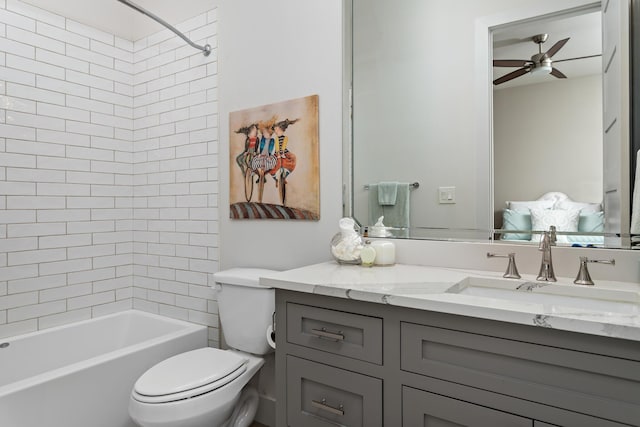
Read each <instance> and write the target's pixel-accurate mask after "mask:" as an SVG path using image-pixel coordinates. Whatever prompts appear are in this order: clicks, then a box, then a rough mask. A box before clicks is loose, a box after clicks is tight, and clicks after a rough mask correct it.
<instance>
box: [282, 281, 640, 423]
mask: <svg viewBox="0 0 640 427" xmlns="http://www.w3.org/2000/svg"><path fill="white" fill-rule="evenodd" d="M532 325H533V319H532ZM276 348H277V350H276V398H277V402H276V420H277V425H278V427H285V426H290V427H315V426H323V427H324V426H362V427H377V426H387V427H415V426H429V427H445V426H472V427H482V426H491V427H512V426H513V427H520V426H527V427H554V426H555V427H573V426H575V427H578V426H579V427H609V426H610V427H616V426H618V427H620V426H640V343H638V342H635V341H626V340H619V339H614V338H607V337H599V336H592V335H585V334H578V333H572V332H566V331H559V330H554V329H550V328H543V327H537V326H526V325H517V324H512V323H505V322H497V321H491V320H486V319H477V318H472V317H465V316H455V315H449V314H443V313H435V312H428V311H424V310H415V309H409V308H402V307H394V306H390V305H384V304H378V303H367V302H362V301H354V300H348V299H343V298H333V297H326V296H319V295H312V294H305V293H298V292H291V291H283V290H277V291H276Z"/></svg>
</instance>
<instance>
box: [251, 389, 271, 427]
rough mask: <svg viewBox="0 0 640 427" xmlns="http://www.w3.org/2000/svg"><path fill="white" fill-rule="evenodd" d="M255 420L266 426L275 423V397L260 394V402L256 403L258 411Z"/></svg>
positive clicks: (269, 426)
mask: <svg viewBox="0 0 640 427" xmlns="http://www.w3.org/2000/svg"><path fill="white" fill-rule="evenodd" d="M254 420H255V421H257V422H259V423H260V424H264V425H265V426H268V427H275V425H276V399H275V398H273V397H271V396H264V395H260V403H259V404H258V412H256V417H255V418H254Z"/></svg>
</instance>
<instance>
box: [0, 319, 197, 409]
mask: <svg viewBox="0 0 640 427" xmlns="http://www.w3.org/2000/svg"><path fill="white" fill-rule="evenodd" d="M123 315H134V316H138V315H140V316H143V317H148V318H153V319H157V320H161V321H163V322H168V323H173V324H178V325H181V326H184V327H183V328H181V329H179V330H177V331H173V332H170V333H166V334H162V335H160V336H158V337H154V338H150V339H146V340H143V341H140V342H137V343H135V344H131V345H128V346H126V347H122V348H119V349H117V350H113V351H110V352H108V353H103V354H100V355H97V356H94V357H90V358H88V359H83V360H79V361H77V362H74V363H71V364H68V365H65V366H61V367H59V368H55V369H51V370H49V371H46V372H42V373H39V374H36V375H33V376H31V377H27V378H24V379H21V380H18V381H14V382H12V383H9V384H6V385H3V386H0V398H2V397H4V396H6V395H9V394H11V393H15V392H17V391H20V390H22V389H26V388H30V387H34V386H37V385H38V384H42V383H44V382H46V381H50V380H53V379H55V378H58V377H61V376H64V375H68V374H70V373H72V372H77V371H82V370H86V369H89V368H91V367H93V366H96V365H99V364H101V363H105V362H108V361H110V360H114V359H117V358H119V357H122V356H124V355H127V354H131V353H134V352H136V351H140V350H141V349H143V348H147V347H152V346H156V345H160V344H163V343H166V342H168V341H171V340H173V339H176V338H178V337H181V336H185V335H189V334H194V333H198V332H204V333H205V343H204V344H205V346H206V344H207V340H206V338H207V329H208V327H207V326H204V325H200V324H197V323H192V322H188V321H186V320H180V319H174V318H172V317H167V316H163V315H161V314H156V313H149V312H146V311H142V310H136V309H128V310H123V311H118V312H115V313H109V314H106V315H104V316H97V317H92V318H90V319H84V320H80V321H77V322H71V323H66V324H64V325H59V326H54V327H51V328H47V329H41V330H39V331H33V332H27V333H25V334H20V335H14V336H11V337H6V338H4V339H2V340H0V341H1V342H9V343H11V342H12V341H14V340H16V339H18V338H20V339H26V338H31V337H34V336H35V337H37V336H38V335H42V334H45V333H47V332H50V331H54V330H63V329H68V328H72V327H74V326H76V325H78V324H85V323H95V322H97V321H100V320H105V319H108V318H112V317H118V316H123ZM0 351H1V349H0Z"/></svg>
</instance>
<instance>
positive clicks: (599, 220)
mask: <svg viewBox="0 0 640 427" xmlns="http://www.w3.org/2000/svg"><path fill="white" fill-rule="evenodd" d="M578 231H584V232H585V233H602V232H604V212H602V211H600V212H587V213H585V212H584V210H582V211H580V220H579V221H578Z"/></svg>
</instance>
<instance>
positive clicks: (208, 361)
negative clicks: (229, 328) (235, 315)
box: [134, 347, 247, 396]
mask: <svg viewBox="0 0 640 427" xmlns="http://www.w3.org/2000/svg"><path fill="white" fill-rule="evenodd" d="M246 361H247V359H245V358H243V357H241V356H240V355H238V354H235V353H232V352H230V351H224V350H218V349H215V348H210V347H205V348H200V349H197V350H192V351H188V352H186V353H181V354H178V355H176V356H173V357H170V358H168V359H166V360H163V361H162V362H160V363H158V364H157V365H155V366H153V367H152V368H151V369H149V370H148V371H147V372H145V373H144V374H142V376H141V377H140V378H138V381H136V383H135V385H134V390H135V392H136V393H138V394H140V395H144V396H166V395H171V394H176V393H182V392H185V391H188V390H193V389H197V388H200V387H203V386H206V385H209V384H213V383H217V384H215V385H216V388H217V387H222V386H223V385H225V384H227V383H228V382H229V381H232V380H233V379H235V378H236V377H238V376H239V375H240V374H241V373H242V372H244V370H245V369H246Z"/></svg>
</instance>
